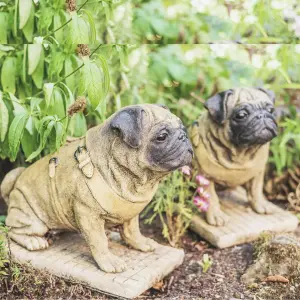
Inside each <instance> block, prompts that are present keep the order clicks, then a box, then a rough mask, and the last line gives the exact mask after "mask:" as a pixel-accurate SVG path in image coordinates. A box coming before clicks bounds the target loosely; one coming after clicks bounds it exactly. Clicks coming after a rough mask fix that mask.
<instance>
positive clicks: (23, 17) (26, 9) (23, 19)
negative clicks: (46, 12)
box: [19, 0, 33, 29]
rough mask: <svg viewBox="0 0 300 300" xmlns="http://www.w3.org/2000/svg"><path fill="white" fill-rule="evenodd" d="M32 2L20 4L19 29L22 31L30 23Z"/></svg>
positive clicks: (26, 1) (24, 1)
mask: <svg viewBox="0 0 300 300" xmlns="http://www.w3.org/2000/svg"><path fill="white" fill-rule="evenodd" d="M32 6H33V4H32V0H21V1H20V2H19V28H20V29H22V28H23V27H24V26H25V25H26V23H27V22H28V19H29V16H30V12H31V8H32Z"/></svg>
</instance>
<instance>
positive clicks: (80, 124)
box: [68, 112, 87, 137]
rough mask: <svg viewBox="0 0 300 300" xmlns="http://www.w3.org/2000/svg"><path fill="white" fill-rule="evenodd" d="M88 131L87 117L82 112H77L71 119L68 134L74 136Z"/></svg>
mask: <svg viewBox="0 0 300 300" xmlns="http://www.w3.org/2000/svg"><path fill="white" fill-rule="evenodd" d="M86 131H87V125H86V119H85V117H84V115H83V113H82V112H79V113H77V114H75V116H73V117H72V118H71V120H70V123H69V128H68V134H69V135H70V136H74V137H81V136H84V135H85V133H86Z"/></svg>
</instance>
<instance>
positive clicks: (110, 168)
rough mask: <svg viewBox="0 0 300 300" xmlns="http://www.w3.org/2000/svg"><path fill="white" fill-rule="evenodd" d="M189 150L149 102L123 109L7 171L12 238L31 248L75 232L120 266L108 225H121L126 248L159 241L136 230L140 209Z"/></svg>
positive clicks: (115, 268)
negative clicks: (54, 234) (52, 234)
mask: <svg viewBox="0 0 300 300" xmlns="http://www.w3.org/2000/svg"><path fill="white" fill-rule="evenodd" d="M192 156H193V150H192V146H191V143H190V141H189V139H188V138H187V134H186V130H185V128H184V126H183V125H182V122H181V121H180V119H179V118H177V117H176V116H175V115H173V114H172V113H171V112H170V111H169V110H167V109H166V108H165V107H161V106H158V105H154V104H145V105H134V106H128V107H125V108H123V109H122V110H120V111H118V112H117V113H115V114H114V115H112V116H111V117H110V118H109V119H108V120H107V121H105V122H104V123H103V124H101V125H99V126H96V127H94V128H91V129H89V130H88V132H87V135H86V137H84V138H81V139H78V140H75V141H73V142H71V143H69V144H67V145H65V146H64V147H62V148H61V149H60V150H59V152H57V153H55V154H53V155H48V156H46V157H44V158H42V159H40V160H39V161H37V162H35V163H34V164H32V165H31V166H30V167H28V168H26V169H25V168H17V169H15V170H12V171H11V172H9V173H8V174H7V175H6V177H5V178H4V180H3V182H2V184H1V194H2V196H3V198H4V199H5V201H6V202H7V204H8V216H7V219H6V225H7V226H9V227H10V231H9V236H10V238H11V239H12V240H14V241H15V242H17V243H18V244H20V245H21V246H23V247H25V248H27V249H28V250H40V249H45V248H47V247H48V246H49V245H48V241H47V239H46V237H45V234H46V233H47V232H48V231H49V230H73V231H79V232H81V233H82V234H83V236H84V237H85V240H86V242H87V243H88V245H89V247H90V249H91V252H92V255H93V257H94V259H95V261H96V262H97V264H98V266H99V267H100V269H102V270H103V271H105V272H122V271H124V270H125V269H126V266H125V263H124V262H123V261H122V259H121V258H119V257H117V256H115V255H113V254H112V253H111V252H110V251H109V249H108V241H107V237H106V235H105V225H109V224H122V225H123V226H122V227H123V230H122V232H121V236H122V238H123V239H124V240H125V242H126V243H127V244H128V245H130V246H131V247H133V248H135V249H138V250H141V251H153V250H154V249H155V248H156V246H157V245H158V244H157V243H156V242H155V241H154V240H152V239H150V238H146V237H144V236H143V235H142V234H141V232H140V230H139V213H140V212H141V211H142V210H143V209H144V207H145V206H146V205H147V204H148V203H149V202H150V201H151V199H152V198H153V196H154V194H155V192H156V190H157V186H158V183H159V181H160V180H161V179H162V178H163V177H164V176H166V175H167V174H169V173H170V172H171V171H173V170H175V169H177V168H179V167H182V166H184V165H188V164H190V163H191V161H192Z"/></svg>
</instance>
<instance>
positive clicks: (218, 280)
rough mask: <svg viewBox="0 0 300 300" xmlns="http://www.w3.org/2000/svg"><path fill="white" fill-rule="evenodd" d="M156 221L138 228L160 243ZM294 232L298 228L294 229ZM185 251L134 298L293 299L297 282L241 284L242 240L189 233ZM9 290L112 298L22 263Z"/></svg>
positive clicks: (1, 295) (17, 294) (247, 248)
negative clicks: (215, 240) (205, 261)
mask: <svg viewBox="0 0 300 300" xmlns="http://www.w3.org/2000/svg"><path fill="white" fill-rule="evenodd" d="M158 224H159V223H158V222H156V223H153V224H152V225H151V226H148V225H142V231H143V233H144V234H145V235H147V236H149V237H154V238H155V239H156V240H157V241H159V242H160V243H166V242H165V240H164V239H163V237H162V235H161V228H160V227H159V225H158ZM296 235H297V236H298V237H300V227H299V228H298V231H297V232H296ZM182 246H183V248H184V250H185V253H186V255H185V259H184V262H183V264H182V265H181V266H180V267H179V268H177V269H176V270H175V271H174V272H172V273H171V274H170V275H169V276H168V277H166V278H165V279H164V280H163V281H161V282H159V283H157V284H156V285H155V286H154V288H152V289H150V290H148V291H147V292H145V293H144V294H143V295H141V296H140V297H139V299H180V300H181V299H197V300H199V299H205V300H215V299H221V300H223V299H263V300H269V299H270V300H275V299H283V300H299V298H297V294H298V295H299V293H300V286H297V285H296V284H295V283H293V282H291V283H289V284H283V283H260V284H258V285H253V286H252V287H251V288H249V287H247V286H245V285H244V284H243V283H242V282H241V281H240V277H241V275H242V274H243V273H244V272H245V270H246V269H247V267H248V265H250V264H251V263H252V262H253V258H252V253H253V244H244V245H240V246H235V247H231V248H228V249H215V248H213V247H211V246H209V245H208V244H207V243H206V242H205V241H203V240H201V238H199V237H198V236H197V235H196V234H194V233H193V232H187V233H186V234H185V236H184V237H183V239H182ZM204 253H207V254H209V256H210V257H211V258H212V259H213V264H212V267H211V268H210V269H209V270H208V271H207V273H202V267H201V266H200V264H199V263H200V261H201V259H202V256H203V254H204ZM10 289H11V290H12V291H11V292H10V293H9V294H7V292H6V291H7V287H6V286H5V285H4V284H2V286H1V287H0V299H20V298H29V299H33V298H39V299H45V298H52V299H53V298H54V299H58V298H59V299H83V298H84V299H89V298H93V299H105V300H106V299H112V298H113V297H111V296H107V295H103V294H101V293H98V292H95V291H91V290H89V289H88V288H86V287H83V286H81V285H79V284H76V283H72V282H66V281H64V280H62V279H59V278H57V277H55V276H52V275H49V274H47V273H45V272H39V271H36V270H34V269H32V268H30V267H23V273H22V274H21V275H20V277H19V281H18V282H17V283H16V285H15V286H13V287H10Z"/></svg>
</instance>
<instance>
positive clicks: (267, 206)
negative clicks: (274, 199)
mask: <svg viewBox="0 0 300 300" xmlns="http://www.w3.org/2000/svg"><path fill="white" fill-rule="evenodd" d="M250 204H251V207H252V209H253V210H254V211H255V212H257V213H258V214H267V215H270V214H273V213H274V212H275V209H274V206H273V204H271V203H269V202H268V201H267V200H265V199H264V200H260V201H255V202H250Z"/></svg>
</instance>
